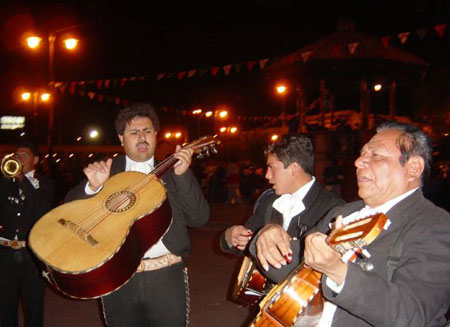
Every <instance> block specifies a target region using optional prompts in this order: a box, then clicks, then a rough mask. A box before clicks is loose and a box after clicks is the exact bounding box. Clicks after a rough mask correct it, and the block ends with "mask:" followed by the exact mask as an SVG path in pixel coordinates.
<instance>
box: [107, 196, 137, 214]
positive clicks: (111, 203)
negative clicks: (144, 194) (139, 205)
mask: <svg viewBox="0 0 450 327" xmlns="http://www.w3.org/2000/svg"><path fill="white" fill-rule="evenodd" d="M135 203H136V195H134V193H131V192H130V191H120V192H116V193H114V194H112V195H111V196H110V197H109V198H108V199H107V200H106V208H107V209H108V210H109V211H111V212H124V211H126V210H128V209H130V208H131V207H132V206H134V204H135Z"/></svg>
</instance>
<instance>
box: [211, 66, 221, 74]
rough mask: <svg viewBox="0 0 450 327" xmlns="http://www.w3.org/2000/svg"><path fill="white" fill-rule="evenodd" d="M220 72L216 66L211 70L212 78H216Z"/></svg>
mask: <svg viewBox="0 0 450 327" xmlns="http://www.w3.org/2000/svg"><path fill="white" fill-rule="evenodd" d="M218 72H219V67H217V66H214V67H212V68H211V75H212V76H216V75H217V73H218Z"/></svg>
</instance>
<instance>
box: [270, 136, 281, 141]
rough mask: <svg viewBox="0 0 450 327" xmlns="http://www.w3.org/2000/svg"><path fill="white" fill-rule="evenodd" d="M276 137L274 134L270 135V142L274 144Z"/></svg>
mask: <svg viewBox="0 0 450 327" xmlns="http://www.w3.org/2000/svg"><path fill="white" fill-rule="evenodd" d="M278 137H279V136H278V135H276V134H274V135H272V136H271V137H270V140H271V141H272V142H275V141H277V140H278Z"/></svg>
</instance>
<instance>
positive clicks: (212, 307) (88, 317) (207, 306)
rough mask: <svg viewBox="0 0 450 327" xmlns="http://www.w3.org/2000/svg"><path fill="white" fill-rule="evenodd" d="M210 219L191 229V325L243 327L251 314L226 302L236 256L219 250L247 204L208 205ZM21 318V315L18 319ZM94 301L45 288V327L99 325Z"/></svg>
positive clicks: (246, 210)
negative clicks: (222, 238)
mask: <svg viewBox="0 0 450 327" xmlns="http://www.w3.org/2000/svg"><path fill="white" fill-rule="evenodd" d="M211 209H212V215H211V219H210V222H209V223H208V224H207V225H206V226H204V227H201V228H198V229H192V230H191V238H192V254H191V256H190V257H189V258H188V262H187V265H188V269H189V277H190V286H191V287H190V288H191V326H192V327H210V326H214V327H244V326H248V324H249V323H250V322H251V319H252V318H253V317H254V315H255V313H254V312H253V313H252V312H251V311H250V310H249V309H248V308H245V307H242V306H240V305H239V304H236V303H234V302H232V301H230V290H231V287H232V286H233V283H234V281H235V277H236V275H237V269H238V268H239V266H240V259H239V258H236V257H233V256H229V255H225V254H223V253H221V251H220V249H219V248H218V240H219V236H220V234H221V232H222V231H223V230H224V229H225V228H227V227H228V226H231V225H233V224H237V223H242V222H243V221H245V220H246V219H247V218H248V217H249V215H250V214H251V210H252V207H251V206H250V205H236V206H229V205H226V204H212V205H211ZM21 319H22V318H21ZM103 326H104V324H103V321H102V317H101V314H100V310H99V305H98V301H97V300H70V299H67V298H63V297H61V296H59V295H58V294H56V293H54V292H53V291H52V290H51V289H48V290H47V294H46V306H45V327H103Z"/></svg>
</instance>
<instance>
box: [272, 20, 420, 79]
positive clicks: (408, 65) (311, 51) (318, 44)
mask: <svg viewBox="0 0 450 327" xmlns="http://www.w3.org/2000/svg"><path fill="white" fill-rule="evenodd" d="M338 24H339V25H338V30H337V31H336V32H335V33H332V34H330V35H327V36H325V37H323V38H321V39H319V40H317V41H315V42H313V43H311V44H308V45H306V46H304V47H302V48H300V49H298V50H296V51H294V52H292V53H290V54H288V55H285V56H283V57H279V58H277V59H275V61H274V62H273V63H272V64H271V65H270V66H269V67H268V68H267V71H268V72H271V73H275V72H276V71H287V72H288V73H292V72H297V71H302V70H311V69H314V70H315V69H318V70H325V71H327V70H328V71H329V69H332V70H339V71H346V70H362V69H374V70H386V71H387V70H391V69H392V67H393V65H394V67H395V70H396V71H398V70H405V71H423V69H424V68H426V67H427V66H428V63H427V62H425V61H424V60H422V59H421V58H419V57H417V56H415V55H413V54H411V53H409V52H407V51H404V50H401V49H399V48H396V47H395V46H392V45H388V46H385V45H383V42H382V41H381V40H380V39H378V38H376V37H372V36H370V35H368V34H365V33H360V32H355V30H354V25H353V22H351V21H348V20H347V21H342V20H341V22H339V23H338Z"/></svg>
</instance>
